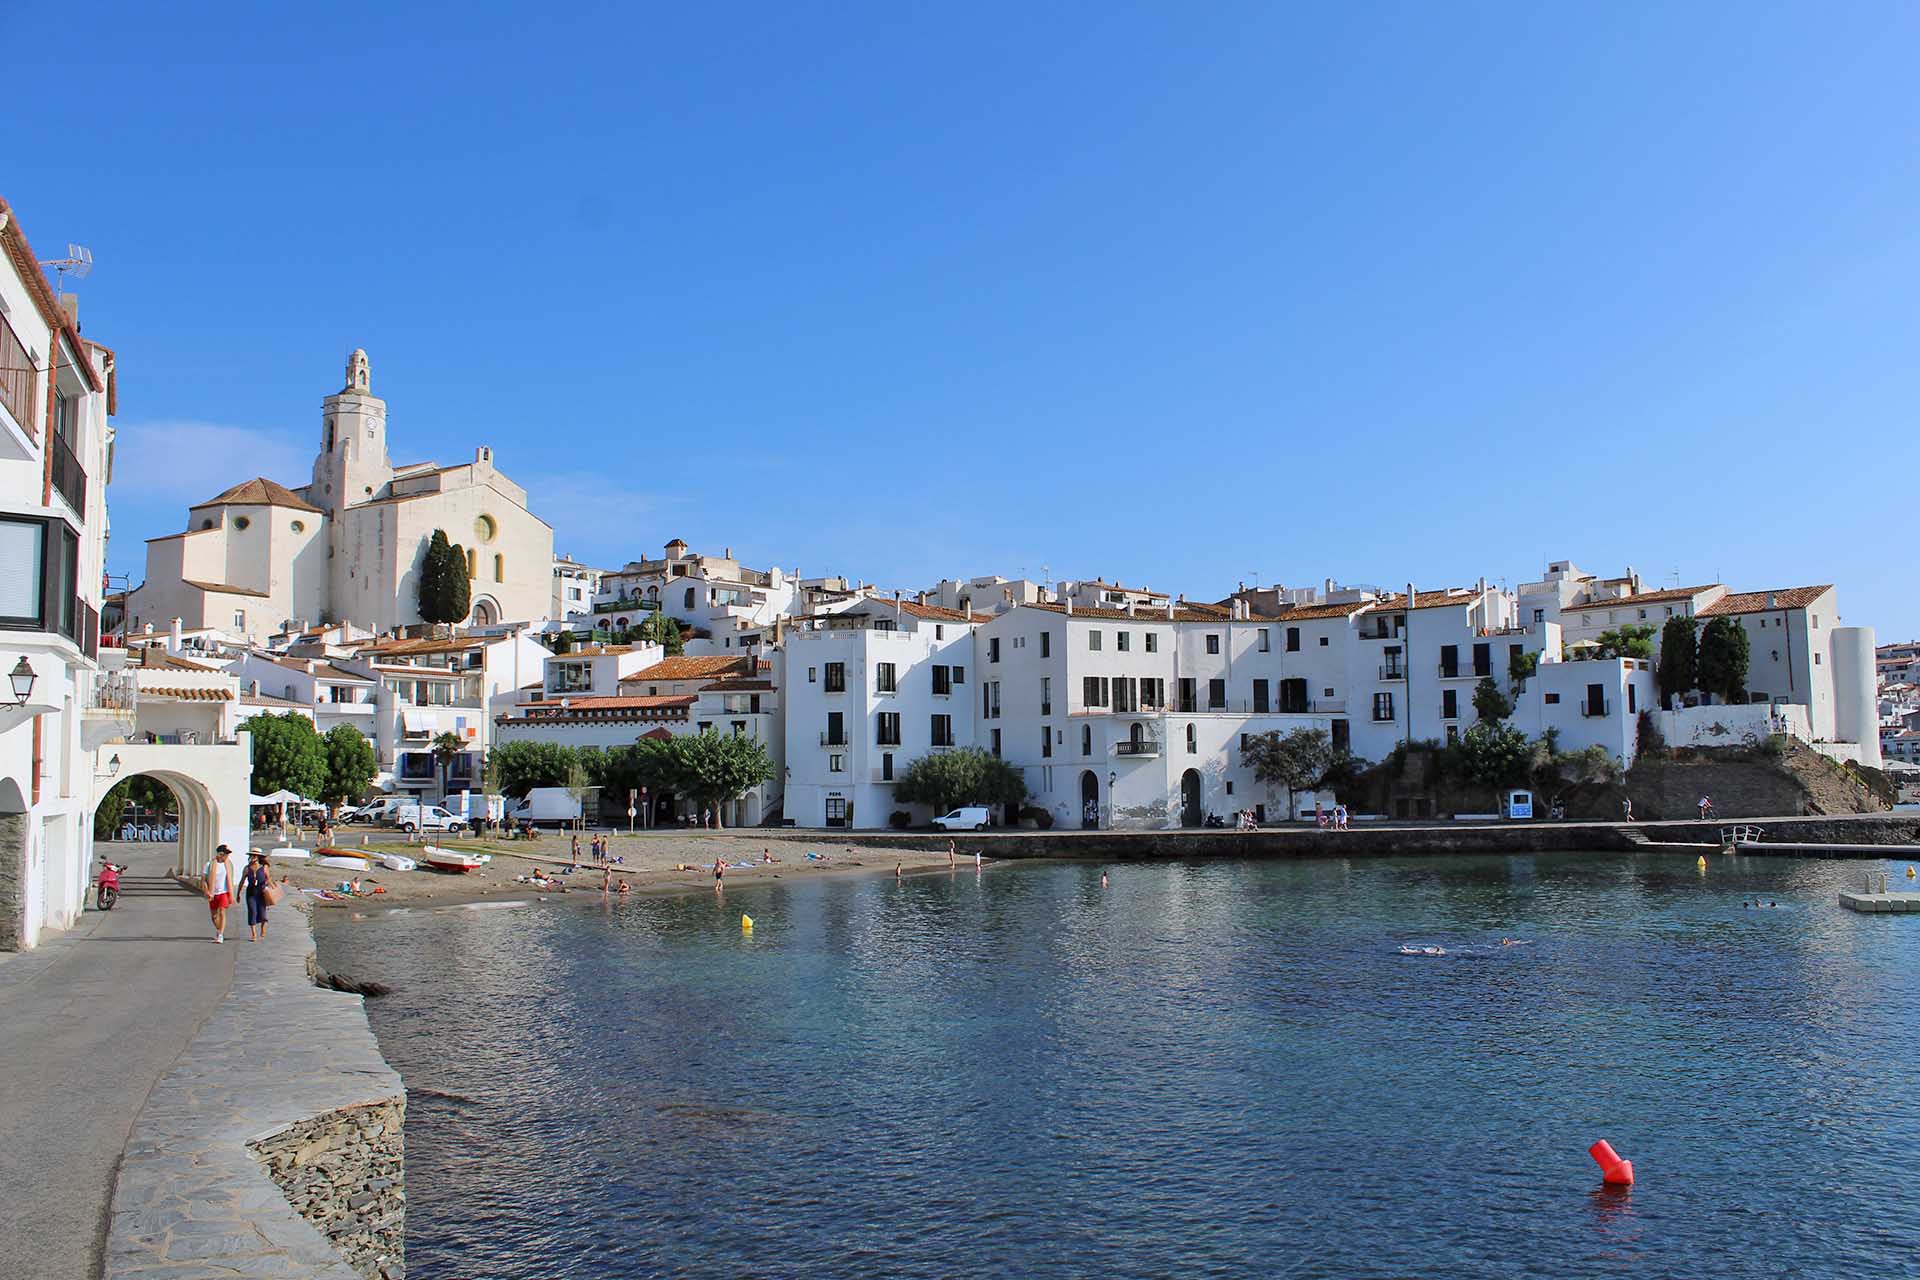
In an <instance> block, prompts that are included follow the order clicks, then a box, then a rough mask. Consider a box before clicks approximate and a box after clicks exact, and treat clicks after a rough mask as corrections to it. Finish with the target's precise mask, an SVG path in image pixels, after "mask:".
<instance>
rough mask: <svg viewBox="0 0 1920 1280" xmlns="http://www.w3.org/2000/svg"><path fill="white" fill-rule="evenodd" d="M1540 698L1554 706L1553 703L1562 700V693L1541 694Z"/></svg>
mask: <svg viewBox="0 0 1920 1280" xmlns="http://www.w3.org/2000/svg"><path fill="white" fill-rule="evenodd" d="M1540 700H1541V701H1542V702H1544V703H1546V704H1547V705H1548V706H1552V705H1553V704H1555V703H1557V702H1559V701H1560V695H1559V694H1557V693H1549V694H1544V695H1542V696H1541V699H1540Z"/></svg>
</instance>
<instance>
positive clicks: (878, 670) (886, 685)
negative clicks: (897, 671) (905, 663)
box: [873, 662, 897, 693]
mask: <svg viewBox="0 0 1920 1280" xmlns="http://www.w3.org/2000/svg"><path fill="white" fill-rule="evenodd" d="M873 689H874V692H875V693H894V692H897V687H896V686H895V684H894V676H893V664H892V663H891V662H876V663H874V664H873Z"/></svg>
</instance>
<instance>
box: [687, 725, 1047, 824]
mask: <svg viewBox="0 0 1920 1280" xmlns="http://www.w3.org/2000/svg"><path fill="white" fill-rule="evenodd" d="M667 746H668V747H669V749H670V751H671V754H672V758H673V760H674V773H675V781H676V784H677V786H676V789H678V790H685V791H686V792H687V794H688V795H690V796H691V797H692V798H693V800H694V803H696V804H698V805H700V806H701V807H702V808H707V807H711V808H712V809H713V818H714V822H713V825H714V826H716V827H719V826H724V825H725V824H724V823H723V822H722V821H721V820H720V819H721V814H722V813H723V812H725V808H726V805H727V804H728V802H729V801H733V800H737V799H739V798H740V797H741V796H743V795H745V794H746V793H747V792H749V791H751V790H753V789H754V788H755V787H757V786H759V785H760V784H761V783H763V782H765V781H767V779H769V778H771V777H773V757H772V756H770V755H768V754H767V747H766V744H765V743H763V742H761V741H760V740H759V739H758V738H750V737H748V736H747V735H746V734H744V733H726V734H723V733H716V732H714V731H713V730H712V729H709V730H707V731H706V732H705V733H698V734H692V735H689V736H684V737H678V738H674V739H673V740H672V741H671V742H670V743H668V744H667ZM1023 790H1024V789H1023Z"/></svg>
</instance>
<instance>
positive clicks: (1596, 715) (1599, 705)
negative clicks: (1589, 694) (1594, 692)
mask: <svg viewBox="0 0 1920 1280" xmlns="http://www.w3.org/2000/svg"><path fill="white" fill-rule="evenodd" d="M1612 714H1613V703H1611V702H1609V701H1608V700H1607V699H1605V698H1602V699H1600V701H1598V702H1595V701H1593V700H1592V699H1591V698H1588V699H1583V700H1582V701H1581V703H1580V718H1581V719H1583V720H1598V719H1601V718H1603V717H1606V716H1610V715H1612Z"/></svg>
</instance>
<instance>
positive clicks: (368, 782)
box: [319, 724, 380, 805]
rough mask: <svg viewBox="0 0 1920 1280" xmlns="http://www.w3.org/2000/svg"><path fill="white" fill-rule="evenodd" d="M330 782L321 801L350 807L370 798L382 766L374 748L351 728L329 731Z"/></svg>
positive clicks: (343, 725) (323, 790) (341, 727)
mask: <svg viewBox="0 0 1920 1280" xmlns="http://www.w3.org/2000/svg"><path fill="white" fill-rule="evenodd" d="M325 742H326V747H327V782H326V785H325V786H323V787H322V788H321V789H320V796H319V798H320V799H321V800H323V801H325V802H326V803H328V804H330V805H343V804H351V803H353V802H354V801H355V800H358V799H359V798H360V797H361V796H364V795H365V794H367V788H368V787H371V786H372V785H373V779H374V776H375V775H376V774H378V773H379V772H380V766H379V764H378V762H377V761H375V760H374V758H373V744H372V743H371V742H368V741H367V738H366V735H365V734H363V733H361V732H360V731H359V730H358V729H356V728H354V727H353V726H352V725H350V724H338V725H335V726H334V727H333V728H331V729H329V730H327V736H326V738H325Z"/></svg>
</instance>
